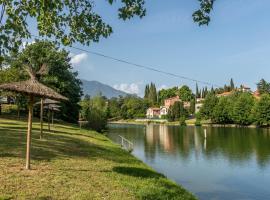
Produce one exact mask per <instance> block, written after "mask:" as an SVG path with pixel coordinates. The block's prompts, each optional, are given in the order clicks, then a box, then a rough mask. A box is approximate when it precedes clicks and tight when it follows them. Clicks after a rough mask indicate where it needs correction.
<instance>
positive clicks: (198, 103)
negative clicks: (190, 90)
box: [195, 98, 204, 113]
mask: <svg viewBox="0 0 270 200" xmlns="http://www.w3.org/2000/svg"><path fill="white" fill-rule="evenodd" d="M203 102H204V99H203V98H197V99H196V103H195V113H198V112H199V111H200V109H201V108H202V106H203Z"/></svg>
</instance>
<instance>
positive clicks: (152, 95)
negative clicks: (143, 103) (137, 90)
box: [144, 83, 157, 106]
mask: <svg viewBox="0 0 270 200" xmlns="http://www.w3.org/2000/svg"><path fill="white" fill-rule="evenodd" d="M144 99H146V100H148V101H149V102H150V103H151V106H154V105H156V104H157V89H156V85H155V84H154V83H151V84H150V85H146V86H145V93H144Z"/></svg>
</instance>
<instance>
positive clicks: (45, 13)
mask: <svg viewBox="0 0 270 200" xmlns="http://www.w3.org/2000/svg"><path fill="white" fill-rule="evenodd" d="M108 2H109V3H110V4H112V3H114V2H115V1H113V0H109V1H108ZM122 4H123V5H122V7H121V8H119V18H121V19H123V20H126V19H129V18H131V17H133V16H139V17H143V16H144V15H145V12H146V11H145V8H144V0H135V1H134V0H125V1H122ZM0 5H1V7H0V14H1V15H0V24H1V26H0V33H1V36H0V54H2V53H5V52H7V51H9V50H14V49H15V50H16V49H18V47H19V46H20V45H21V44H22V40H23V39H27V38H29V37H31V34H30V29H32V28H33V27H29V25H28V21H27V20H28V19H29V18H31V19H32V20H33V21H34V22H36V24H37V29H38V33H39V35H41V36H48V37H53V38H54V39H55V40H56V41H57V42H58V43H61V44H63V45H71V44H72V43H74V42H80V43H81V44H86V45H89V44H90V43H91V42H92V41H93V42H98V41H99V39H100V37H105V38H106V37H108V36H109V35H110V34H111V33H112V28H111V27H110V26H109V25H108V24H106V23H105V22H104V21H103V20H102V18H101V16H100V15H99V14H97V13H96V12H95V11H94V1H92V0H78V1H76V2H75V1H41V0H39V1H20V0H2V1H0Z"/></svg>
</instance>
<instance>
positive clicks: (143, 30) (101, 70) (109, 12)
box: [71, 0, 270, 95]
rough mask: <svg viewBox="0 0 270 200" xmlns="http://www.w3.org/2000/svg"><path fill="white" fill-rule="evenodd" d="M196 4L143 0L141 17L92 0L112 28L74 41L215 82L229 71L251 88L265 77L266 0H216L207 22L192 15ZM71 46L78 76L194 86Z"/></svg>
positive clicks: (269, 43) (123, 85)
mask: <svg viewBox="0 0 270 200" xmlns="http://www.w3.org/2000/svg"><path fill="white" fill-rule="evenodd" d="M198 5H199V4H198V2H197V0H170V1H164V0H155V1H151V0H146V7H147V16H146V17H144V18H143V19H138V18H135V19H132V20H129V21H125V22H123V21H121V20H119V19H118V17H117V5H115V6H109V4H108V3H107V2H106V1H105V0H104V1H103V0H102V1H100V0H98V1H96V7H95V9H96V11H97V12H99V13H100V14H101V15H102V16H103V18H104V20H105V21H106V22H108V23H109V24H110V25H111V26H112V27H113V30H114V33H113V34H112V35H111V36H110V37H109V38H107V39H102V40H101V41H100V42H99V43H96V44H92V45H91V46H89V47H86V46H81V45H79V44H76V45H75V46H79V47H82V48H84V49H87V50H91V51H97V52H100V53H103V54H107V55H110V56H113V57H117V58H122V59H126V60H129V61H131V62H135V63H138V64H143V65H147V66H152V67H155V68H157V69H159V70H163V71H168V72H172V73H176V74H179V75H183V76H188V77H191V78H194V79H199V80H204V81H208V82H212V83H215V84H217V85H223V84H224V83H225V82H229V80H230V78H231V77H232V78H233V79H234V80H235V82H236V83H237V84H245V85H248V86H250V87H252V88H253V89H254V88H255V83H256V82H258V80H259V79H261V78H265V79H266V80H268V81H270V60H269V59H270V12H269V8H270V1H269V0H257V1H254V0H217V1H216V4H215V7H214V11H213V13H212V15H211V16H212V21H211V23H210V25H209V26H208V27H207V26H204V27H199V26H198V25H197V24H195V23H193V21H192V17H191V16H192V13H193V11H194V10H196V9H197V8H198ZM71 52H72V54H73V55H75V57H74V58H73V64H74V68H75V69H76V70H78V71H79V76H80V78H83V79H86V80H97V81H100V82H103V83H106V84H109V85H111V86H114V87H116V88H118V89H122V90H125V91H127V92H135V93H138V94H140V95H141V94H142V92H143V90H144V86H145V84H147V83H149V82H151V81H152V82H154V83H156V85H157V87H158V88H162V87H171V86H176V85H177V86H179V85H183V84H187V85H189V86H190V87H191V88H194V87H195V83H194V82H190V81H186V80H181V79H179V78H174V77H170V76H167V75H163V74H158V73H155V72H151V71H146V70H142V69H138V68H134V67H132V66H128V65H126V64H123V63H118V62H114V61H112V60H107V59H105V58H102V57H98V56H95V55H86V54H83V53H82V52H79V51H75V50H71ZM201 86H202V85H201Z"/></svg>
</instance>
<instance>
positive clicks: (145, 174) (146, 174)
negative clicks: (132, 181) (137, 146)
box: [113, 167, 165, 178]
mask: <svg viewBox="0 0 270 200" xmlns="http://www.w3.org/2000/svg"><path fill="white" fill-rule="evenodd" d="M113 171H114V172H117V173H120V174H124V175H129V176H134V177H141V178H165V176H164V175H163V174H159V173H157V172H154V171H152V170H149V169H143V168H138V167H114V168H113Z"/></svg>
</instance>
